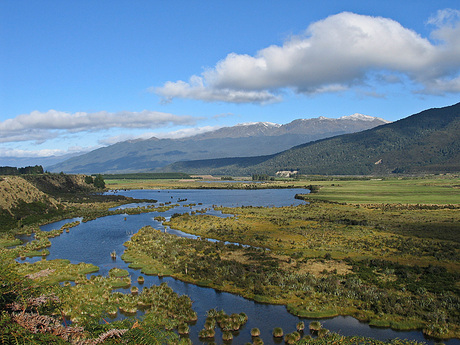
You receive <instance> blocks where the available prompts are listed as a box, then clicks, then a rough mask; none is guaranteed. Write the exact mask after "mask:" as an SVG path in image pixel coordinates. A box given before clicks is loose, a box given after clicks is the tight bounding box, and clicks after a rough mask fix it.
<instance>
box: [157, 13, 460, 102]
mask: <svg viewBox="0 0 460 345" xmlns="http://www.w3.org/2000/svg"><path fill="white" fill-rule="evenodd" d="M458 12H459V11H456V10H444V11H440V12H438V14H437V16H436V17H433V18H431V19H430V20H429V23H431V24H434V25H436V29H435V30H434V31H433V32H432V34H431V36H430V37H431V38H432V39H434V40H436V41H437V42H436V43H437V44H434V43H432V42H431V41H430V40H429V39H427V38H423V37H421V36H420V35H419V34H418V33H416V32H414V31H412V30H410V29H407V28H404V27H403V26H402V25H401V24H399V23H398V22H396V21H394V20H392V19H388V18H382V17H371V16H365V15H358V14H354V13H350V12H343V13H340V14H337V15H333V16H330V17H327V18H326V19H324V20H321V21H318V22H315V23H313V24H311V25H310V26H309V27H308V28H307V30H306V31H305V32H304V33H303V34H302V35H298V36H293V37H291V38H290V39H289V40H287V41H286V42H284V44H283V45H282V46H277V45H273V46H270V47H267V48H264V49H262V50H260V51H259V52H258V53H257V54H256V55H255V56H250V55H242V54H235V53H231V54H229V55H227V57H226V58H225V59H223V60H221V61H219V62H218V63H217V64H216V66H215V67H214V68H210V69H208V70H206V71H205V72H203V73H202V74H201V75H200V76H197V75H194V76H192V77H191V78H190V79H189V81H188V82H184V81H177V82H172V81H168V82H166V83H165V84H164V85H163V86H162V87H158V88H154V89H153V91H154V92H156V93H157V94H159V95H160V96H162V97H163V98H164V100H165V101H171V100H172V99H173V98H176V97H178V98H192V99H200V100H204V101H208V102H213V101H225V102H232V103H250V102H253V103H266V102H273V101H279V100H280V97H279V96H277V94H279V93H280V92H281V91H282V90H283V89H292V90H294V91H295V92H296V93H301V94H316V93H322V92H340V91H343V90H347V89H349V88H352V87H354V86H355V85H364V84H365V83H366V81H367V76H368V74H372V73H376V72H382V71H383V72H384V73H390V74H393V75H394V74H402V75H404V76H406V77H407V78H408V80H410V82H412V83H414V84H415V85H418V87H419V88H422V92H432V93H445V92H458V89H457V81H456V79H455V77H454V76H455V75H456V74H457V72H458V71H459V69H460V26H459V25H458V23H459V18H460V15H459V13H458Z"/></svg>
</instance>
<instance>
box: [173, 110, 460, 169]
mask: <svg viewBox="0 0 460 345" xmlns="http://www.w3.org/2000/svg"><path fill="white" fill-rule="evenodd" d="M166 170H169V171H185V172H187V173H192V174H196V173H212V174H223V175H232V174H233V175H242V174H246V175H250V174H254V173H268V174H274V173H276V172H277V171H279V170H297V171H299V172H300V173H303V174H323V175H328V174H333V175H367V174H391V173H446V172H459V171H460V103H458V104H455V105H452V106H449V107H444V108H434V109H429V110H425V111H422V112H420V113H418V114H415V115H412V116H409V117H407V118H404V119H402V120H399V121H396V122H393V123H389V124H385V125H382V126H379V127H375V128H372V129H369V130H366V131H362V132H359V133H354V134H346V135H340V136H336V137H333V138H328V139H323V140H318V141H315V142H311V143H307V144H303V145H299V146H296V147H294V148H292V149H289V150H286V151H283V152H280V153H278V154H275V155H270V156H259V157H245V158H226V159H213V160H201V161H187V162H177V163H174V164H172V165H170V166H168V167H167V168H166Z"/></svg>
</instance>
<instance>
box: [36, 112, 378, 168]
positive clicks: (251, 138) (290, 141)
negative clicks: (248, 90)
mask: <svg viewBox="0 0 460 345" xmlns="http://www.w3.org/2000/svg"><path fill="white" fill-rule="evenodd" d="M385 123H387V121H385V120H382V119H380V118H376V117H371V116H366V115H362V114H354V115H350V116H343V117H341V118H339V119H329V118H326V117H319V118H315V119H308V120H306V119H299V120H294V121H292V122H290V123H288V124H284V125H279V124H274V123H269V122H256V123H246V124H240V125H236V126H232V127H224V128H220V129H218V130H215V131H211V132H207V133H203V134H199V135H196V136H192V137H187V138H182V139H158V138H151V139H147V140H131V141H124V142H120V143H117V144H114V145H111V146H108V147H104V148H100V149H97V150H94V151H91V152H89V153H86V154H83V155H80V156H77V157H72V158H70V159H68V160H66V161H64V162H60V163H58V164H55V165H51V166H45V168H46V170H48V171H52V172H61V171H63V172H66V173H85V174H92V173H127V172H153V171H158V170H159V169H160V168H162V167H164V166H166V165H168V164H171V163H174V162H177V161H185V160H196V159H216V158H223V157H235V156H256V155H267V154H274V153H277V152H280V151H283V150H286V149H289V148H291V147H293V146H296V145H299V144H303V143H306V142H309V141H312V140H318V139H322V138H327V137H332V136H335V135H340V134H344V133H353V132H359V131H362V130H365V129H368V128H373V127H375V126H379V125H382V124H385Z"/></svg>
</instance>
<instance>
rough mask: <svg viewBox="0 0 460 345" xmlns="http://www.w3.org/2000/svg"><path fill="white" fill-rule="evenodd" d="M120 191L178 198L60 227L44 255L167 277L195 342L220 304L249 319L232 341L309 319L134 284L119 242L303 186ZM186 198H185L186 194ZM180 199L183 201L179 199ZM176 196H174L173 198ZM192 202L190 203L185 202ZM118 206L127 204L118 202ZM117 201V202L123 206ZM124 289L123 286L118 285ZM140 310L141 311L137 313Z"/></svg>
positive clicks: (177, 286) (265, 335) (346, 326)
mask: <svg viewBox="0 0 460 345" xmlns="http://www.w3.org/2000/svg"><path fill="white" fill-rule="evenodd" d="M113 193H120V194H123V195H125V196H129V197H134V198H137V199H153V200H157V201H158V202H157V203H155V205H156V206H158V205H159V204H160V203H163V204H164V203H168V202H171V203H172V204H177V203H178V204H179V205H180V206H176V207H174V208H172V209H171V210H169V211H166V212H161V213H160V212H151V213H142V214H137V215H126V214H120V215H114V216H107V217H102V218H98V219H95V220H92V221H89V222H86V223H81V224H80V225H78V226H76V227H74V228H72V229H71V231H70V232H69V233H66V232H64V233H63V234H62V235H61V236H59V237H55V238H51V239H50V241H51V243H52V245H51V247H50V248H49V251H50V255H49V256H48V258H47V259H48V260H53V259H58V258H59V259H69V260H70V261H71V262H72V263H79V262H86V263H92V264H94V265H96V266H98V267H99V268H100V271H99V272H98V273H97V274H100V275H107V274H108V272H109V270H110V269H112V268H114V267H118V268H123V269H127V270H128V271H129V273H130V275H131V278H132V282H133V284H132V285H134V286H138V287H139V289H140V290H141V289H142V288H143V287H144V286H151V285H158V284H161V283H162V282H166V283H167V284H168V285H169V286H170V287H171V288H172V289H174V291H175V292H176V293H178V294H179V295H182V294H186V295H188V296H190V298H191V299H192V301H193V309H194V310H195V311H196V312H197V314H198V321H197V322H196V324H194V325H192V326H191V327H190V328H191V332H190V338H191V340H192V341H193V343H194V344H205V343H206V342H203V341H201V340H199V338H198V332H199V331H200V330H201V329H203V324H204V321H205V318H206V316H205V315H206V311H207V310H209V309H211V308H216V309H218V310H221V309H223V310H225V312H226V313H227V314H231V313H240V312H245V313H246V314H247V315H248V317H249V319H248V322H247V324H246V325H245V326H244V327H243V328H242V329H241V330H240V331H239V334H238V335H237V336H235V337H234V339H233V342H232V344H244V343H246V342H251V336H250V330H251V328H253V327H257V328H259V329H260V330H261V338H262V339H263V340H264V342H265V344H271V343H275V339H274V338H273V337H272V335H271V332H272V330H273V328H275V327H281V328H283V330H284V332H285V334H286V333H290V332H293V331H295V326H296V324H297V322H299V321H304V322H305V324H306V325H308V324H309V322H311V321H312V320H309V319H302V318H298V317H296V316H294V315H292V314H290V313H289V312H288V311H287V310H286V308H285V307H284V306H280V305H271V304H260V303H256V302H253V301H250V300H247V299H245V298H243V297H241V296H238V295H234V294H230V293H226V292H219V291H216V290H214V289H211V288H203V287H199V286H196V285H193V284H188V283H184V282H181V281H179V280H176V279H173V278H170V277H164V278H159V277H156V276H144V277H145V283H144V284H142V285H139V284H138V283H137V277H138V276H139V275H140V272H139V271H137V270H133V269H130V268H128V265H127V264H126V263H125V262H123V260H121V259H120V258H119V256H120V255H121V253H123V251H124V246H123V243H124V242H126V241H127V240H129V239H130V237H131V236H132V235H133V234H134V233H136V232H137V231H138V230H139V229H140V228H141V227H143V226H146V225H150V226H152V227H154V228H156V229H162V230H166V231H168V232H172V233H175V234H178V235H183V234H181V233H180V232H177V231H174V230H172V229H164V227H163V225H162V224H161V222H159V221H156V220H154V217H156V216H163V217H166V218H167V219H168V218H169V217H170V216H171V215H172V214H174V213H185V212H191V211H193V210H200V209H204V208H208V209H209V210H208V214H215V215H219V216H225V215H222V214H221V213H220V212H218V211H215V210H214V209H213V205H218V206H229V207H236V206H264V207H280V206H288V205H299V204H301V203H303V201H301V200H297V199H294V196H295V194H298V193H303V194H305V193H306V191H305V190H304V189H260V190H221V189H211V190H207V189H206V190H130V191H123V192H109V193H108V194H113ZM185 199H186V200H185ZM180 200H182V201H180ZM178 201H179V202H178ZM189 204H196V205H195V206H185V205H189ZM135 206H137V204H131V205H129V207H135ZM123 207H126V205H125V206H123ZM123 207H122V208H123ZM73 220H78V219H70V220H69V219H68V220H63V221H60V222H56V223H53V224H48V225H45V226H42V230H43V231H48V230H52V229H59V228H60V227H61V226H62V225H63V224H65V223H67V222H70V221H73ZM114 250H115V251H116V253H117V254H118V257H117V259H116V260H112V259H111V256H110V253H111V252H112V251H114ZM39 259H40V258H32V259H27V261H29V262H33V261H36V260H39ZM120 291H124V292H126V293H128V292H129V290H128V289H126V290H120ZM139 316H141V315H140V313H139ZM320 321H321V323H322V324H323V326H324V327H325V328H327V329H329V330H330V331H333V332H337V333H340V334H342V335H361V336H368V337H372V338H375V339H379V340H388V339H393V338H400V339H411V340H417V341H424V342H427V343H429V344H434V343H435V341H433V340H431V339H426V338H425V337H424V336H423V334H422V332H420V331H410V332H399V331H394V330H391V329H388V328H386V329H381V328H373V327H370V326H369V325H367V324H366V323H361V322H359V321H358V320H356V319H354V318H352V317H343V316H339V317H335V318H331V319H325V320H324V319H323V320H320ZM215 339H216V340H219V339H222V338H221V333H220V331H219V330H218V329H216V338H215ZM444 343H446V344H449V345H453V344H460V340H458V339H451V340H449V341H444Z"/></svg>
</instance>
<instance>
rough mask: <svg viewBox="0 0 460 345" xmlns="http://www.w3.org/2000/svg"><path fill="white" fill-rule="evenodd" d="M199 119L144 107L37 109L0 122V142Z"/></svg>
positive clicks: (144, 126)
mask: <svg viewBox="0 0 460 345" xmlns="http://www.w3.org/2000/svg"><path fill="white" fill-rule="evenodd" d="M198 120H199V119H198V118H194V117H192V116H178V115H173V114H168V113H161V112H155V111H149V110H144V111H141V112H129V111H123V112H117V113H109V112H106V111H101V112H97V113H85V112H79V113H73V114H71V113H67V112H62V111H56V110H49V111H47V112H45V113H42V112H39V111H33V112H32V113H30V114H23V115H19V116H17V117H16V118H13V119H7V120H5V121H3V122H0V142H16V141H36V142H38V143H42V142H44V141H46V140H49V139H52V138H55V137H58V136H61V135H63V134H65V133H77V132H87V131H100V130H105V129H109V128H130V129H132V128H152V129H154V128H161V127H169V126H174V125H182V126H188V125H195V124H196V122H197V121H198Z"/></svg>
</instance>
